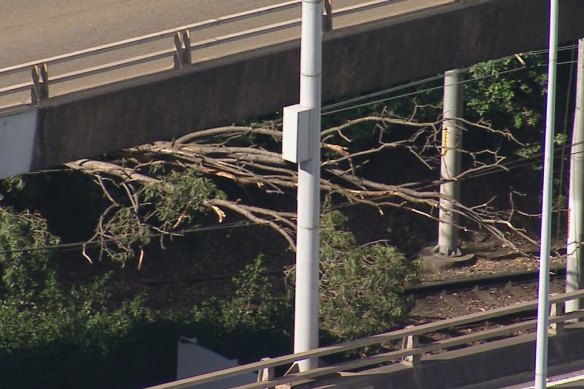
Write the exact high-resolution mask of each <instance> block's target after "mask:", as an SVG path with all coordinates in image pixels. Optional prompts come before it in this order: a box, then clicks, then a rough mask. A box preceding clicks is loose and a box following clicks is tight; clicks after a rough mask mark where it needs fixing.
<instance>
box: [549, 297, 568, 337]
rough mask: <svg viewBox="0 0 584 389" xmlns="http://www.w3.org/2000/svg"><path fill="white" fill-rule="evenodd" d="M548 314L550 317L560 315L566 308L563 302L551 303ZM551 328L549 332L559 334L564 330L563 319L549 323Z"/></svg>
mask: <svg viewBox="0 0 584 389" xmlns="http://www.w3.org/2000/svg"><path fill="white" fill-rule="evenodd" d="M550 311H551V312H550V316H551V317H557V316H562V315H564V314H565V313H566V309H565V306H564V303H563V302H561V303H554V304H551V309H550ZM550 327H551V329H550V332H551V333H554V334H556V335H557V334H561V333H562V332H563V331H564V322H563V321H559V322H557V323H552V324H551V325H550Z"/></svg>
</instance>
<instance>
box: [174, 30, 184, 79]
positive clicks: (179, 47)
mask: <svg viewBox="0 0 584 389" xmlns="http://www.w3.org/2000/svg"><path fill="white" fill-rule="evenodd" d="M174 49H175V50H176V52H175V53H174V69H175V70H180V69H182V67H183V57H184V56H183V38H182V34H181V33H180V31H177V32H176V33H175V34H174Z"/></svg>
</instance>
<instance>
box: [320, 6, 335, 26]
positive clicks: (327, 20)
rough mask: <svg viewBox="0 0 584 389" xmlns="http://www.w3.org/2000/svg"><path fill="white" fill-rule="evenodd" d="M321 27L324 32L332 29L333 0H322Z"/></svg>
mask: <svg viewBox="0 0 584 389" xmlns="http://www.w3.org/2000/svg"><path fill="white" fill-rule="evenodd" d="M322 29H323V31H324V32H327V31H332V30H333V0H324V15H323V22H322Z"/></svg>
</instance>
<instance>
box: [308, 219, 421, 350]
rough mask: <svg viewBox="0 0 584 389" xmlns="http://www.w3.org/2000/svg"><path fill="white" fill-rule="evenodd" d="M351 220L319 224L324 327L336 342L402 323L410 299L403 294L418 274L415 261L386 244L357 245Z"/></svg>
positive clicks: (332, 220) (329, 220)
mask: <svg viewBox="0 0 584 389" xmlns="http://www.w3.org/2000/svg"><path fill="white" fill-rule="evenodd" d="M346 223H347V220H346V218H345V217H344V216H343V215H342V214H341V213H340V212H331V213H327V214H325V215H324V216H323V218H322V220H321V249H320V255H321V268H320V269H321V308H320V316H321V327H322V329H323V330H325V331H327V332H328V333H329V334H331V335H333V336H334V337H336V338H338V339H349V338H355V337H359V336H364V335H368V334H372V333H378V332H382V331H386V330H388V329H389V328H390V327H392V326H394V325H396V324H397V323H399V322H400V321H402V320H403V319H404V318H405V316H406V315H407V313H408V312H409V310H410V309H411V306H412V305H411V303H412V301H411V300H409V299H407V298H404V297H403V296H402V295H401V293H402V292H403V291H404V289H405V288H406V287H407V286H409V285H411V284H412V283H414V282H415V281H416V279H417V276H418V270H419V269H418V266H417V263H415V262H414V263H412V262H410V261H408V260H407V259H406V258H405V257H404V255H403V254H401V253H400V252H399V251H398V250H397V249H396V248H394V247H391V246H389V245H387V244H384V243H377V244H371V245H366V246H359V245H357V243H356V241H355V238H354V236H353V234H352V233H351V232H349V231H346V230H345V229H344V228H345V226H346Z"/></svg>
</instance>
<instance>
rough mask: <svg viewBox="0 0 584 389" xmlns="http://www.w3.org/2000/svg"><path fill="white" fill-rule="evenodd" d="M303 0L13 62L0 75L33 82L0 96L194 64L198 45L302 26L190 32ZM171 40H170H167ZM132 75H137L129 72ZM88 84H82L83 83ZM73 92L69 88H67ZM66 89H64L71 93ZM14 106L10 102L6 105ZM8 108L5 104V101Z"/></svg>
mask: <svg viewBox="0 0 584 389" xmlns="http://www.w3.org/2000/svg"><path fill="white" fill-rule="evenodd" d="M394 1H395V0H372V1H369V2H367V3H362V4H357V5H352V6H348V7H344V8H339V9H336V10H333V9H332V7H331V3H332V1H331V0H325V4H326V6H325V10H326V12H325V15H323V17H324V24H325V29H329V30H330V29H332V18H333V15H335V16H341V15H348V14H352V13H357V12H361V11H365V10H369V9H372V8H375V7H379V6H383V5H387V4H390V3H392V2H394ZM301 3H302V0H290V1H286V2H283V3H280V4H276V5H271V6H266V7H262V8H257V9H254V10H250V11H245V12H240V13H235V14H231V15H227V16H222V17H217V18H214V19H208V20H205V21H201V22H197V23H193V24H189V25H185V26H180V27H176V28H173V29H169V30H164V31H160V32H156V33H152V34H147V35H142V36H139V37H135V38H130V39H126V40H122V41H119V42H113V43H108V44H104V45H100V46H95V47H91V48H88V49H83V50H79V51H75V52H71V53H67V54H62V55H57V56H53V57H48V58H43V59H39V60H35V61H30V62H26V63H23V64H19V65H14V66H10V67H6V68H3V69H0V80H1V77H5V76H9V75H13V74H16V73H22V72H28V71H31V72H32V77H31V78H30V81H27V82H21V83H17V84H14V85H9V86H6V87H2V88H0V96H11V95H14V94H17V93H22V92H23V91H27V90H30V91H31V100H30V102H31V103H32V104H33V105H37V104H39V103H40V102H41V101H42V100H44V99H47V98H49V97H51V96H53V93H51V92H52V91H51V88H50V87H51V86H53V85H57V84H62V83H65V82H69V81H73V80H78V79H82V78H84V77H89V76H93V75H97V74H103V73H107V72H111V71H114V70H117V69H126V68H130V67H132V66H136V65H139V64H144V63H147V62H154V61H156V60H160V59H165V58H169V59H170V58H172V59H173V66H170V65H168V66H165V67H163V68H157V69H153V70H151V71H149V72H148V74H154V73H158V72H162V71H167V70H171V69H172V68H173V67H174V69H175V70H181V69H183V68H184V67H186V66H189V65H191V64H192V63H193V61H192V52H193V51H194V50H200V49H203V48H209V47H212V46H217V45H221V44H225V43H229V42H234V41H238V40H241V39H246V38H251V37H256V36H259V35H263V34H269V33H271V32H276V31H282V30H285V29H287V28H291V27H296V26H299V25H300V22H301V19H300V18H296V19H292V20H286V21H283V22H279V23H274V24H269V25H266V26H262V27H257V28H252V29H248V30H244V31H239V32H236V33H232V34H228V35H223V36H218V37H214V38H211V39H207V40H203V41H198V42H191V34H193V33H195V32H198V31H201V30H203V29H206V28H210V27H217V26H220V25H225V24H228V23H234V22H238V21H243V20H247V19H251V18H254V17H258V16H263V15H270V14H273V13H275V12H279V11H284V10H288V9H292V8H294V7H298V6H299V5H301ZM169 38H172V39H173V42H174V45H170V44H169V48H168V49H165V50H159V51H155V52H149V53H146V54H142V55H139V56H133V57H129V58H124V59H119V60H116V61H113V62H108V63H104V64H100V65H94V66H89V67H82V68H78V69H75V70H70V71H68V72H66V73H61V74H51V73H50V70H51V68H52V67H53V66H54V65H57V64H64V63H70V62H71V61H74V60H79V59H87V58H89V59H92V58H95V56H97V55H100V54H104V53H108V52H112V51H116V50H122V49H129V48H137V47H140V46H143V45H145V44H147V43H152V42H156V41H163V40H165V39H169ZM169 43H170V42H169ZM128 78H133V77H128ZM106 84H108V82H107V81H106V82H100V83H99V85H106ZM82 89H84V88H82ZM67 92H71V91H67ZM67 92H65V93H67ZM21 104H22V103H14V104H12V105H21ZM8 106H10V105H8ZM4 107H7V106H4Z"/></svg>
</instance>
